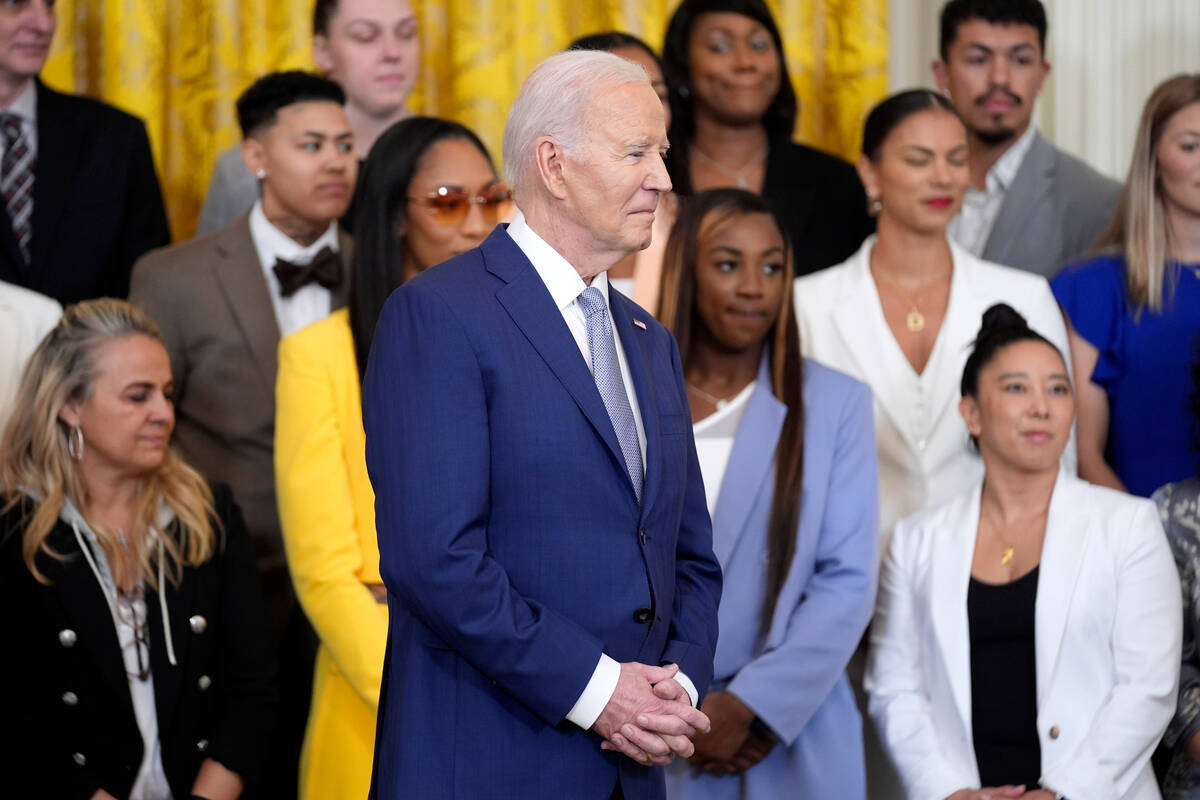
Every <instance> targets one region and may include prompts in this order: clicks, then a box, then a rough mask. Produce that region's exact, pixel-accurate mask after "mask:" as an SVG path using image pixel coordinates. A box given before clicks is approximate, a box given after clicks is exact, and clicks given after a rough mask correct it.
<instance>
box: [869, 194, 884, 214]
mask: <svg viewBox="0 0 1200 800" xmlns="http://www.w3.org/2000/svg"><path fill="white" fill-rule="evenodd" d="M880 211H883V203H882V201H880V199H879V198H878V197H869V198H867V213H868V214H870V215H871V216H875V215H876V214H878V213H879V212H880Z"/></svg>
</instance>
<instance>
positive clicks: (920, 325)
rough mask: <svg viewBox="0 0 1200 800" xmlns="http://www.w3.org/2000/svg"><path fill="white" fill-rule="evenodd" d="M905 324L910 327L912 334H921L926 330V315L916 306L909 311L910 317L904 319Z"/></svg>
mask: <svg viewBox="0 0 1200 800" xmlns="http://www.w3.org/2000/svg"><path fill="white" fill-rule="evenodd" d="M904 324H905V325H907V326H908V330H909V331H910V332H911V333H920V332H921V331H923V330H925V315H924V314H922V313H921V310H920V309H918V308H917V307H916V306H915V305H914V306H913V307H912V309H911V310H909V312H908V316H907V317H905V318H904Z"/></svg>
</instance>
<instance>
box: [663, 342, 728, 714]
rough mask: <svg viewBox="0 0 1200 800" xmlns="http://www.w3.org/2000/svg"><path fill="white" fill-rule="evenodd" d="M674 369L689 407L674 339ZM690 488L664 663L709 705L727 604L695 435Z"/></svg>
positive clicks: (690, 448) (690, 458)
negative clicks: (721, 609)
mask: <svg viewBox="0 0 1200 800" xmlns="http://www.w3.org/2000/svg"><path fill="white" fill-rule="evenodd" d="M671 367H672V370H673V371H674V375H675V384H676V387H675V389H676V391H677V392H678V394H679V403H680V408H684V409H686V408H688V403H687V396H686V393H685V389H684V384H683V369H682V367H681V365H680V361H679V349H678V347H676V345H675V341H674V340H673V339H672V340H671ZM687 440H688V466H687V475H686V476H684V480H685V481H686V487H687V488H686V490H685V493H684V498H683V514H682V516H681V517H680V522H679V533H678V538H677V541H676V549H675V603H674V606H673V608H672V611H671V631H670V633H669V634H668V636H667V646H666V648H665V650H664V652H663V659H662V660H663V663H664V664H666V663H674V664H678V665H679V669H680V670H681V671H682V672H683V673H684V674H686V675H687V676H688V678H689V679H690V680H691V681H692V683H693V684H695V686H696V691H697V692H698V693H699V695H700V698H699V701H700V702H703V700H704V694H705V692H706V691H707V689H708V685H709V684H710V683H712V677H713V656H714V655H715V654H716V649H717V604H718V603H719V602H720V600H721V565H720V563H719V562H718V561H717V557H716V555H714V554H713V547H712V519H711V518H710V517H709V515H708V503H707V502H706V501H705V497H704V481H703V479H702V478H701V477H700V462H699V460H698V459H697V458H696V443H695V440H693V439H692V437H691V435H690V434H689V435H688V437H687Z"/></svg>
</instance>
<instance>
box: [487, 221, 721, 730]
mask: <svg viewBox="0 0 1200 800" xmlns="http://www.w3.org/2000/svg"><path fill="white" fill-rule="evenodd" d="M508 235H509V236H510V237H512V240H513V241H514V242H515V243H516V245H517V247H519V248H521V252H522V253H524V254H525V257H526V258H528V259H529V261H530V263H532V264H533V268H534V270H535V271H536V272H537V274H538V276H539V277H540V278H541V279H542V282H543V283H544V284H546V289H547V290H548V291H549V292H550V297H551V299H553V300H554V305H555V306H557V307H558V310H559V311H560V312H561V313H562V315H563V321H564V322H566V323H567V328H568V329H569V330H570V331H571V335H572V336H573V337H575V344H577V345H578V346H579V352H580V355H582V356H583V360H584V362H585V363H586V364H587V367H588V371H589V372H591V370H592V356H591V352H592V351H591V348H590V347H589V346H588V338H587V316H586V315H585V314H584V313H583V308H582V307H581V306H580V305H579V295H581V294H583V291H584V289H587V288H588V286H587V284H585V283H584V282H583V278H581V277H579V273H578V272H576V271H575V268H574V267H572V266H571V264H570V263H569V262H568V261H567V260H566V259H565V258H563V257H562V256H561V255H560V254H559V253H558V251H557V250H555V249H554V248H553V247H551V246H550V245H549V244H547V243H546V240H545V239H543V238H542V237H541V236H538V235H537V233H535V232H534V230H533V229H532V228H530V227H529V224H528V223H527V222H526V221H525V215H524V214H523V213H521V212H517V216H516V217H515V218H514V219H513V221H512V222H510V223H509V225H508ZM592 286H595V287H596V288H597V289H599V290H600V295H601V296H602V297H603V298H604V303H605V305H608V275H607V273H604V272H601V273H600V274H599V275H597V276H596V277H595V278H593V279H592ZM609 325H610V326H611V328H612V334H613V343H614V344H615V345H616V350H617V365H618V366H619V367H620V369H621V381H622V382H623V383H624V384H625V394H626V395H627V396H628V397H629V407H630V409H631V410H632V411H633V421H634V425H635V426H636V427H637V437H638V450H640V451H641V455H642V472H643V474H645V469H646V428H645V426H644V425H642V414H641V409H640V407H639V405H638V397H637V391H636V390H635V389H634V386H633V377H632V376H631V375H630V372H629V362H628V361H627V360H626V358H625V349H624V348H623V347H622V346H621V334H620V333H619V332H618V331H617V327H616V326H615V325H612V313H611V311H610V313H609ZM620 677H621V665H620V664H618V663H617V661H616V660H615V659H613V658H612V657H611V656H609V655H608V654H607V653H601V654H600V661H599V663H597V664H596V669H595V671H594V672H593V673H592V677H591V680H589V681H588V684H587V686H586V687H584V690H583V694H581V695H580V696H579V700H578V701H576V703H575V705H574V707H572V708H571V710H570V711H569V712H567V719H569V720H570V721H571V722H574V723H575V724H576V725H578V726H579V727H581V728H583V729H584V730H586V729H588V728H590V727H592V725H593V724H594V723H595V722H596V718H597V717H599V716H600V712H602V711H603V710H604V707H605V706H606V705H607V704H608V701H609V699H610V698H612V695H613V692H614V691H615V690H616V688H617V681H618V680H619V679H620ZM675 680H676V681H678V682H679V684H680V685H681V686H682V687H683V688H684V689H685V690H686V691H687V693H688V696H689V697H690V698H691V700H692V705H695V704H696V701H697V699H698V697H699V695H698V694H697V692H696V687H695V686H694V685H693V684H692V682H691V680H690V679H689V678H688V677H687V676H686V675H684V674H683V673H682V672H680V673H678V674H677V675H676V676H675Z"/></svg>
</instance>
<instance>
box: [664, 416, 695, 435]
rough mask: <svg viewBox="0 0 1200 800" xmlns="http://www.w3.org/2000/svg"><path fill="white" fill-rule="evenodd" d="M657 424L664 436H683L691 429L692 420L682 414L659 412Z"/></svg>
mask: <svg viewBox="0 0 1200 800" xmlns="http://www.w3.org/2000/svg"><path fill="white" fill-rule="evenodd" d="M658 425H659V428H660V429H661V430H662V432H663V435H664V436H683V435H684V434H686V433H689V432H690V431H691V430H692V421H691V419H689V418H688V417H685V416H684V415H683V414H659V416H658Z"/></svg>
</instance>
